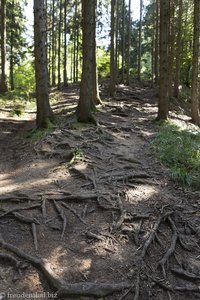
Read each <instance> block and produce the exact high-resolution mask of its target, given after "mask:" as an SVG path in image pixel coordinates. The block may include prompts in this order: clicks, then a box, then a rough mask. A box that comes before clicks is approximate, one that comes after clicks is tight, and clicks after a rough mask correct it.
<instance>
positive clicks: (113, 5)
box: [109, 0, 116, 97]
mask: <svg viewBox="0 0 200 300" xmlns="http://www.w3.org/2000/svg"><path fill="white" fill-rule="evenodd" d="M115 14H116V0H111V32H110V36H111V47H110V86H109V92H110V96H111V97H114V95H115V90H116V66H115V63H116V57H115V55H116V31H115V30H116V28H115V25H116V16H115Z"/></svg>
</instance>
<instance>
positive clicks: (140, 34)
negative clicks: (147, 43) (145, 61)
mask: <svg viewBox="0 0 200 300" xmlns="http://www.w3.org/2000/svg"><path fill="white" fill-rule="evenodd" d="M142 11H143V0H140V24H139V44H138V72H137V73H138V74H137V78H138V80H139V81H140V80H141V57H142Z"/></svg>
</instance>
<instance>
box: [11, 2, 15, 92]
mask: <svg viewBox="0 0 200 300" xmlns="http://www.w3.org/2000/svg"><path fill="white" fill-rule="evenodd" d="M14 4H15V3H14V0H12V24H14V21H15V14H14ZM13 47H14V32H13V29H12V30H11V36H10V89H11V91H13V90H14V89H15V85H14V61H13V60H14V55H13Z"/></svg>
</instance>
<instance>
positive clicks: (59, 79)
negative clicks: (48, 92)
mask: <svg viewBox="0 0 200 300" xmlns="http://www.w3.org/2000/svg"><path fill="white" fill-rule="evenodd" d="M61 27H62V0H60V2H59V23H58V90H60V88H61Z"/></svg>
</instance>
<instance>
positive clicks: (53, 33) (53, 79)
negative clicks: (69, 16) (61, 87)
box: [51, 0, 56, 86]
mask: <svg viewBox="0 0 200 300" xmlns="http://www.w3.org/2000/svg"><path fill="white" fill-rule="evenodd" d="M55 25H56V24H55V0H53V2H52V66H51V72H52V75H51V79H52V86H55V85H56V75H55V70H56V66H55V65H56V64H55V60H56V58H55V44H56V43H55Z"/></svg>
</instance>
